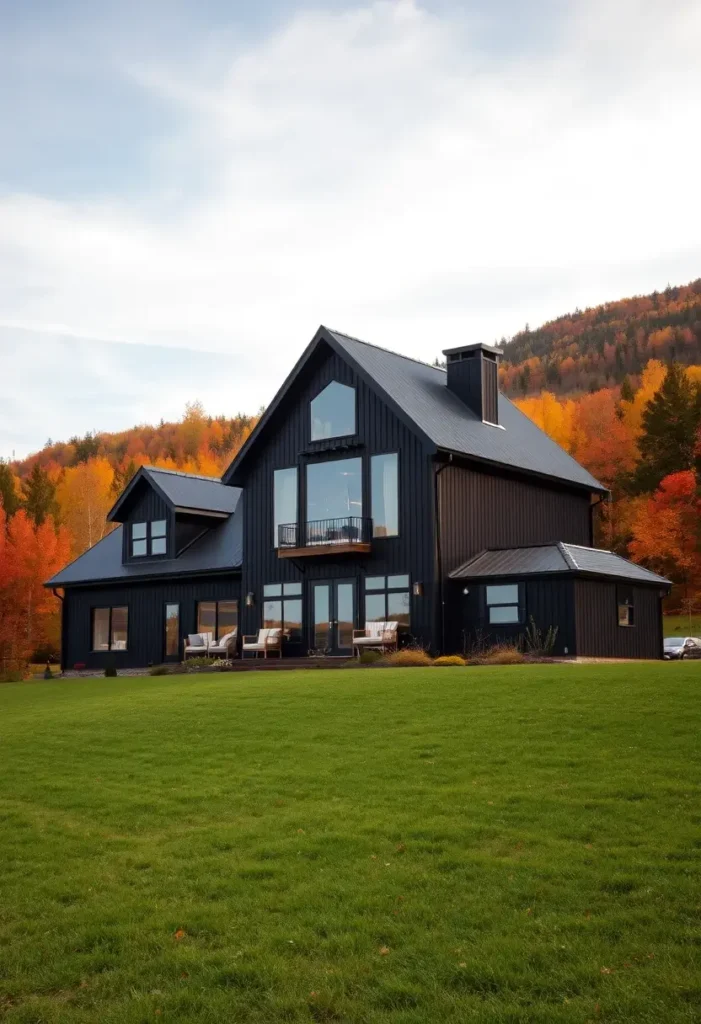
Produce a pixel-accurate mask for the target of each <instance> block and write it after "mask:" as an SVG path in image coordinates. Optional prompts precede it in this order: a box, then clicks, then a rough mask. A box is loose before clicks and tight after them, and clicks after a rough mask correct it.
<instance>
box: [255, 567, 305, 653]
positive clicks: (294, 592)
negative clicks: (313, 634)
mask: <svg viewBox="0 0 701 1024" xmlns="http://www.w3.org/2000/svg"><path fill="white" fill-rule="evenodd" d="M273 588H275V589H277V588H279V593H272V594H271V593H268V594H266V593H265V591H266V589H267V590H269V591H270V590H273ZM287 588H289V589H288V590H287V593H286V592H285V591H286V589H287ZM293 588H294V589H293ZM297 588H299V589H297ZM292 601H295V602H297V601H298V602H299V636H289V635H287V625H286V623H287V616H286V615H285V604H286V603H287V602H292ZM266 604H277V605H279V606H280V614H279V616H278V617H277V620H276V621H279V622H280V627H281V628H282V638H283V640H284V641H285V642H287V643H293V644H296V643H302V640H303V638H304V587H303V585H302V583H301V581H298V580H289V581H288V582H287V583H264V584H263V602H262V609H261V623H262V625H261V629H274V628H277V627H273V626H266V625H265V620H266V614H265V606H266Z"/></svg>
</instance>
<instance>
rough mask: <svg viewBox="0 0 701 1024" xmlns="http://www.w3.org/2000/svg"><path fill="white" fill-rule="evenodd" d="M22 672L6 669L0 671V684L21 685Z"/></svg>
mask: <svg viewBox="0 0 701 1024" xmlns="http://www.w3.org/2000/svg"><path fill="white" fill-rule="evenodd" d="M23 680H24V672H23V670H22V669H21V668H6V669H4V670H2V671H0V683H21V682H22V681H23Z"/></svg>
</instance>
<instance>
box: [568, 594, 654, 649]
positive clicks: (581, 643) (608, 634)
mask: <svg viewBox="0 0 701 1024" xmlns="http://www.w3.org/2000/svg"><path fill="white" fill-rule="evenodd" d="M626 587H628V588H629V589H632V591H633V602H634V605H635V625H634V626H619V625H618V604H617V595H616V583H615V582H613V581H612V582H608V581H606V580H583V579H580V580H577V581H576V583H575V600H576V619H577V654H579V655H581V656H582V657H590V658H661V657H662V598H661V596H660V591H659V589H658V588H657V587H639V586H638V587H636V586H632V587H630V585H629V584H626Z"/></svg>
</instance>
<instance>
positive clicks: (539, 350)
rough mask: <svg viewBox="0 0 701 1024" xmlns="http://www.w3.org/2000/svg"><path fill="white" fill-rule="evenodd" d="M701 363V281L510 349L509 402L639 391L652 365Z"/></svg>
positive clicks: (527, 336) (559, 324)
mask: <svg viewBox="0 0 701 1024" xmlns="http://www.w3.org/2000/svg"><path fill="white" fill-rule="evenodd" d="M670 358H674V359H676V360H678V361H679V362H682V363H686V364H698V363H701V278H699V279H698V280H696V281H692V282H691V284H688V285H683V286H681V287H677V288H666V289H665V290H664V291H663V292H653V293H652V295H641V296H635V297H634V298H630V299H621V300H619V301H618V302H606V303H604V304H603V305H601V306H595V307H593V308H592V309H585V310H584V311H581V310H575V312H574V313H568V314H567V315H566V316H562V317H559V318H558V319H557V320H551V321H550V322H549V323H547V324H543V326H542V327H539V328H538V329H537V330H535V331H531V330H528V329H526V330H524V331H521V332H519V333H518V334H516V335H515V336H514V337H513V338H512V339H511V340H510V341H509V342H507V343H506V344H505V345H504V359H503V367H502V372H501V376H502V387H503V389H504V391H506V393H507V394H510V395H516V396H519V395H528V394H537V393H538V392H540V391H542V390H543V389H544V388H547V390H548V391H553V392H555V393H556V394H558V393H559V394H566V393H569V392H576V391H596V390H598V389H599V388H604V387H609V386H612V385H616V384H620V383H621V382H622V381H623V379H624V378H625V377H626V376H628V377H630V378H631V382H632V383H633V384H635V383H636V381H637V378H638V376H639V374H640V373H641V372H642V370H643V369H644V367H645V365H646V363H647V362H648V360H650V359H661V360H663V361H667V360H668V359H670Z"/></svg>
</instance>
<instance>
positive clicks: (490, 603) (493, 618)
mask: <svg viewBox="0 0 701 1024" xmlns="http://www.w3.org/2000/svg"><path fill="white" fill-rule="evenodd" d="M519 591H520V587H519V584H518V583H505V584H501V585H498V586H488V587H485V593H486V601H487V615H488V618H489V623H490V625H493V626H504V625H509V624H511V623H518V622H521V620H522V617H523V616H522V612H521V605H522V601H521V600H520V592H519Z"/></svg>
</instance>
